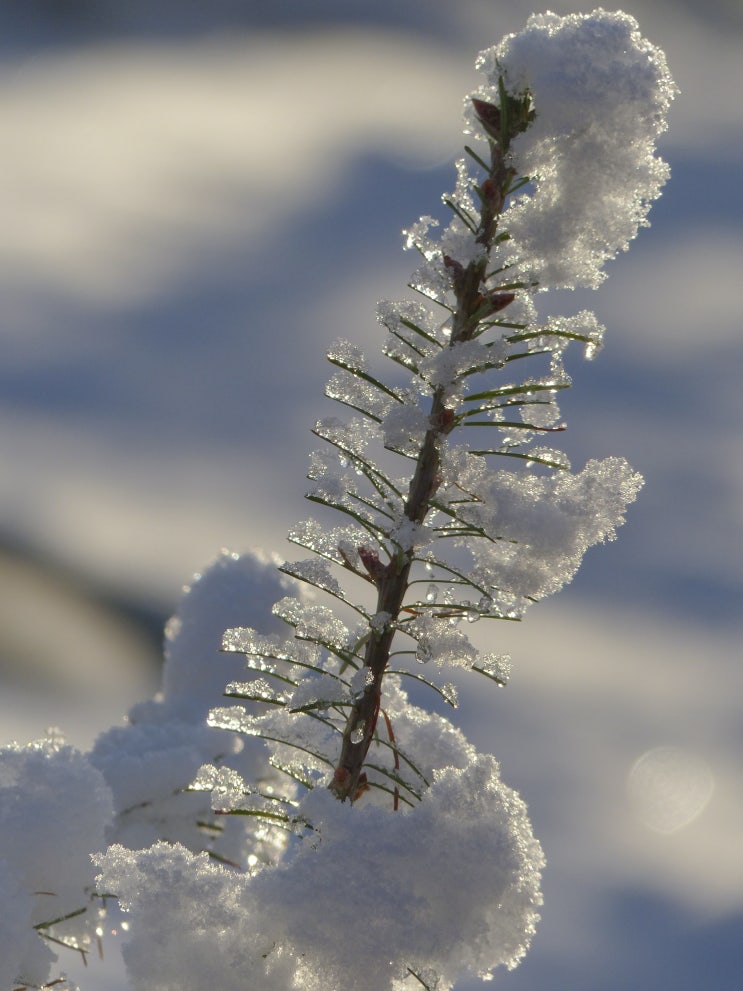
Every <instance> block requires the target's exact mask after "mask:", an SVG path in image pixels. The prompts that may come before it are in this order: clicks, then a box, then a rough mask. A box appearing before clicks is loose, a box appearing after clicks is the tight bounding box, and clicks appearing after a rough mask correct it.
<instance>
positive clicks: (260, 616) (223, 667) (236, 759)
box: [90, 551, 291, 863]
mask: <svg viewBox="0 0 743 991" xmlns="http://www.w3.org/2000/svg"><path fill="white" fill-rule="evenodd" d="M289 587H291V586H290V583H289V581H288V579H286V578H282V576H281V575H279V573H278V571H277V568H276V564H275V563H274V562H272V561H270V560H268V559H263V558H261V557H260V556H259V555H258V554H253V553H246V554H236V553H234V552H230V551H222V552H221V553H220V554H219V556H218V557H217V558H216V559H215V560H214V561H213V562H212V563H211V565H210V566H209V567H207V568H205V569H204V571H203V572H200V573H198V574H197V575H195V576H194V579H193V581H192V582H191V584H190V585H189V586H187V587H186V588H185V589H184V594H183V598H182V600H181V602H180V605H179V608H178V612H177V613H176V615H175V616H174V617H173V618H172V619H171V620H170V621H169V622H168V624H167V626H166V630H165V666H164V670H163V689H162V693H161V694H160V695H159V696H158V697H156V698H155V699H151V700H149V701H147V702H142V703H140V704H138V705H136V706H134V707H133V708H132V710H131V711H130V713H129V717H128V720H127V723H126V725H124V726H114V727H112V728H111V729H109V730H107V731H106V732H105V733H103V734H101V736H100V737H99V738H98V740H97V741H96V743H95V746H94V747H93V750H92V752H91V755H90V759H91V761H92V762H93V764H94V765H95V766H96V767H97V768H99V770H100V771H101V772H102V773H103V775H104V776H105V778H106V780H107V782H108V784H109V785H110V787H111V790H112V792H113V795H114V803H115V810H116V817H115V819H114V821H113V823H112V824H111V825H110V827H109V829H108V833H107V838H108V841H109V842H118V843H121V844H124V845H126V846H129V847H131V848H137V847H144V846H149V845H150V844H151V843H154V842H155V841H156V840H159V839H167V840H170V841H178V842H180V843H183V844H184V845H186V846H187V847H189V848H190V849H193V850H196V851H199V850H204V849H209V850H211V851H213V852H215V853H217V852H218V853H219V854H220V855H221V856H224V857H226V858H228V859H230V860H232V861H236V862H240V863H244V862H245V860H246V858H247V857H248V856H249V855H250V854H251V853H252V852H253V842H252V838H251V836H252V834H251V831H250V830H249V829H248V828H247V826H246V823H245V822H244V821H243V822H241V821H239V820H237V819H229V820H225V821H223V822H220V824H219V826H218V828H217V827H215V826H212V825H210V826H209V828H205V827H204V825H200V824H203V823H210V822H211V819H212V817H211V815H210V806H209V801H208V796H205V795H204V794H203V793H202V794H198V793H196V794H194V793H190V792H188V791H187V790H186V789H188V787H189V785H190V784H191V783H192V781H193V780H194V778H195V776H196V774H197V772H198V769H199V768H200V767H201V766H202V764H205V763H208V762H213V761H222V760H227V761H228V763H229V764H230V765H231V766H233V767H235V768H236V769H237V770H238V771H239V772H240V773H242V774H244V775H245V777H246V778H248V779H251V780H255V779H258V780H263V779H266V778H272V777H273V772H272V771H271V770H270V768H268V767H267V765H266V761H265V757H264V754H263V751H262V748H261V747H260V746H259V745H257V744H253V745H252V746H251V745H250V744H249V743H248V744H247V745H246V744H245V743H244V742H243V741H242V740H240V739H238V738H237V737H236V736H234V735H233V734H229V733H225V732H224V731H223V730H219V729H214V728H213V727H210V726H207V723H206V717H207V714H208V712H209V710H210V708H212V706H214V705H216V704H217V703H218V702H219V701H220V700H221V698H222V696H223V694H224V690H225V685H226V684H227V682H229V681H230V680H231V679H234V680H237V679H239V678H240V677H241V676H242V674H243V672H244V665H243V663H242V660H241V659H240V660H238V659H237V658H236V657H235V656H234V655H230V654H228V653H227V654H226V653H223V652H221V649H220V648H221V645H222V635H223V633H224V630H225V628H227V627H229V626H234V625H235V624H236V623H238V622H245V620H246V619H248V620H249V619H251V618H254V619H255V622H262V623H263V624H264V625H265V627H266V630H267V632H270V631H271V630H272V629H278V628H279V627H280V625H281V624H280V623H279V622H278V621H277V620H275V619H272V617H271V604H272V603H273V602H274V601H275V599H276V598H277V597H278V596H279V595H282V594H283V593H285V592H286V591H287V589H288V588H289ZM266 854H267V855H270V854H269V852H268V851H266Z"/></svg>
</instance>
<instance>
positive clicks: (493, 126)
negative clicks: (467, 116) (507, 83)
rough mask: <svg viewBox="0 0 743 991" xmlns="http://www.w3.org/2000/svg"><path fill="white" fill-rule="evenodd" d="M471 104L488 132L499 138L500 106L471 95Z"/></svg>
mask: <svg viewBox="0 0 743 991" xmlns="http://www.w3.org/2000/svg"><path fill="white" fill-rule="evenodd" d="M472 106H473V107H474V108H475V113H476V114H477V116H478V118H479V119H480V123H481V124H482V125H483V127H484V128H485V130H486V131H487V132H488V134H490V135H491V137H494V138H500V108H499V107H496V106H495V104H493V103H486V102H485V100H478V99H477V97H475V96H473V97H472Z"/></svg>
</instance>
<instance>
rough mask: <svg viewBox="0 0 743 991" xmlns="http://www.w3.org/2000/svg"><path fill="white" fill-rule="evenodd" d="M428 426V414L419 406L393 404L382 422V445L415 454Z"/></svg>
mask: <svg viewBox="0 0 743 991" xmlns="http://www.w3.org/2000/svg"><path fill="white" fill-rule="evenodd" d="M428 427H429V423H428V416H427V415H426V414H425V413H424V411H423V410H422V409H421V408H420V407H419V406H412V405H408V404H405V405H404V406H402V405H399V406H394V407H393V408H392V409H391V410H390V411H389V413H388V414H387V415H386V416H385V418H384V420H383V422H382V431H383V433H384V446H385V447H388V448H392V450H399V451H409V452H411V453H412V452H413V451H415V453H416V454H417V452H418V451H419V450H420V446H421V444H422V443H423V438H424V437H425V435H426V431H427V430H428Z"/></svg>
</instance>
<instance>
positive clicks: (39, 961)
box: [0, 736, 113, 988]
mask: <svg viewBox="0 0 743 991" xmlns="http://www.w3.org/2000/svg"><path fill="white" fill-rule="evenodd" d="M112 815H113V808H112V802H111V793H110V791H109V789H108V787H107V786H106V782H105V781H104V779H103V776H102V775H101V774H100V772H99V771H97V770H96V769H95V768H94V767H93V766H92V765H91V763H90V761H89V760H88V759H87V757H86V756H85V755H84V754H82V753H80V752H79V751H78V750H75V749H74V748H73V747H71V746H68V745H67V744H65V743H64V741H63V740H62V738H61V737H59V736H50V737H48V738H47V739H43V740H37V741H35V742H34V743H30V744H27V745H25V746H21V745H18V744H10V745H8V746H5V747H2V748H0V839H1V840H2V844H1V845H0V907H1V908H2V912H1V914H0V918H1V919H2V926H0V987H3V988H5V987H12V986H14V985H15V983H16V982H21V983H23V982H26V983H28V984H34V985H41V984H43V983H44V982H45V981H46V980H47V978H48V976H49V969H50V966H51V964H52V962H53V961H54V958H55V957H54V954H53V953H52V952H50V949H49V946H48V945H47V944H46V943H45V942H44V940H43V937H42V935H41V934H40V933H39V932H37V931H35V929H34V928H33V927H34V926H40V925H43V924H44V923H50V922H52V921H54V920H55V919H61V918H62V917H63V916H67V915H70V914H71V913H77V912H80V911H82V912H83V913H84V914H82V915H76V916H75V918H74V920H71V923H70V925H68V926H67V927H66V928H65V931H64V935H65V936H66V937H68V938H74V939H75V940H76V941H77V942H79V943H80V945H83V946H84V945H86V944H87V942H89V940H90V938H91V935H92V931H93V928H94V922H93V921H92V913H90V912H87V911H86V910H87V909H88V908H89V905H90V895H91V893H92V891H93V882H94V876H95V873H94V871H93V865H92V863H91V860H90V854H91V853H93V852H95V851H98V850H102V849H103V848H104V847H105V838H104V830H105V828H106V826H107V824H108V823H109V822H110V820H111V818H112ZM55 934H57V935H61V934H58V933H56V931H55Z"/></svg>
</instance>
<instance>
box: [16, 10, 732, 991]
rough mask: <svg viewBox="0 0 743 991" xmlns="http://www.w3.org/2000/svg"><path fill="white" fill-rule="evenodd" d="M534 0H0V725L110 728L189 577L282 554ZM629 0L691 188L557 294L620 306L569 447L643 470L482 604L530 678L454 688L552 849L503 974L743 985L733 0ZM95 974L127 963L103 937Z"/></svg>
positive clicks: (473, 732)
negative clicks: (512, 606)
mask: <svg viewBox="0 0 743 991" xmlns="http://www.w3.org/2000/svg"><path fill="white" fill-rule="evenodd" d="M532 2H533V0H528V2H526V0H509V2H508V3H505V2H504V0H501V2H495V0H457V3H451V2H445V0H403V2H399V0H396V2H392V0H375V3H373V4H367V3H362V2H360V0H344V2H343V3H340V2H338V0H318V2H314V3H304V2H301V0H288V2H287V0H285V2H275V0H271V2H268V0H252V2H251V0H242V2H238V0H212V2H210V3H209V4H203V3H197V2H186V0H183V2H177V0H163V2H161V3H158V4H150V3H146V2H145V0H135V2H129V3H126V4H122V3H117V2H116V0H25V2H24V3H20V4H19V3H15V2H13V0H2V2H0V129H1V131H2V145H3V150H2V156H0V190H1V192H0V197H1V198H2V209H1V211H0V215H1V216H2V223H0V293H1V295H2V300H3V306H2V318H1V320H0V354H1V355H2V361H1V362H0V450H1V451H2V460H3V470H2V473H1V474H0V581H1V582H2V594H1V595H0V692H1V694H0V742H5V741H7V740H9V739H13V738H15V739H18V740H20V741H25V740H28V739H32V738H34V737H35V736H38V735H40V734H41V733H43V731H44V729H45V728H46V727H47V726H48V725H50V724H52V725H59V726H61V727H62V729H63V730H64V731H65V732H66V734H67V736H68V738H69V739H70V740H71V741H72V742H75V743H78V744H80V745H88V744H89V743H90V742H91V741H92V739H93V738H94V737H95V736H96V734H97V733H98V732H99V731H100V730H101V729H103V728H105V727H106V726H108V725H109V724H110V723H111V722H112V721H114V720H117V719H119V718H120V717H121V715H122V714H123V713H124V712H125V711H126V709H127V708H128V707H129V705H130V704H131V703H132V702H133V701H135V700H136V699H138V698H141V697H144V696H145V695H148V694H150V693H151V691H152V689H153V685H155V684H156V681H157V664H158V653H159V645H160V639H161V627H162V623H163V621H164V619H165V618H166V617H167V615H168V613H169V612H170V611H171V610H172V609H173V608H174V606H175V604H176V601H177V598H178V594H179V590H180V588H181V586H182V585H183V584H184V583H185V582H187V581H188V580H189V579H190V576H191V574H192V572H194V571H196V570H198V569H199V568H200V567H201V566H202V565H204V564H205V563H206V562H207V561H209V559H210V558H212V557H213V556H214V555H215V554H216V552H217V551H218V550H219V548H220V547H222V546H225V545H226V546H229V547H231V548H233V549H235V550H244V549H248V548H253V549H256V548H261V549H262V550H263V551H264V552H266V553H269V554H272V553H275V554H278V555H279V556H280V557H283V556H288V557H290V558H291V557H292V555H293V553H294V552H293V551H292V549H291V548H290V546H289V545H288V544H286V542H285V539H284V535H285V532H286V529H287V528H288V526H289V525H290V524H292V523H293V522H295V520H297V519H300V518H304V516H305V515H308V513H307V507H306V506H305V505H304V504H303V501H302V494H303V491H304V471H305V467H306V464H307V454H308V452H309V451H310V450H311V449H312V447H313V446H314V445H313V443H312V437H311V436H310V433H309V429H310V426H311V425H312V424H313V423H314V421H315V419H316V418H317V417H318V416H320V415H325V414H327V412H328V406H327V403H326V401H325V400H323V398H322V389H323V385H324V382H325V380H326V378H327V376H328V373H329V369H328V367H326V365H325V362H324V359H323V355H324V351H325V349H326V347H327V346H328V345H329V344H330V343H331V342H332V341H333V340H334V339H335V338H336V337H338V336H345V337H348V338H350V339H352V340H354V341H356V342H359V343H361V344H362V346H364V347H365V348H366V349H367V351H368V352H369V353H371V354H373V353H374V352H375V351H376V349H377V344H378V342H381V339H382V334H381V331H380V330H379V329H378V328H377V325H376V323H375V318H374V307H375V304H376V302H377V300H379V299H381V298H385V297H392V298H397V297H400V296H404V295H406V290H405V283H406V281H407V278H408V276H409V274H410V272H411V271H412V269H413V267H414V265H415V259H414V258H413V257H412V256H410V255H404V254H403V253H402V251H401V238H400V229H401V228H402V227H403V226H405V225H407V224H408V223H410V222H412V221H414V220H415V219H417V217H418V216H419V215H420V214H421V213H434V214H438V215H439V216H441V217H443V216H444V211H443V209H442V208H441V206H440V195H441V193H443V192H445V191H449V190H450V189H451V188H452V187H453V182H454V172H453V167H452V162H453V159H454V158H455V157H456V156H457V155H458V154H459V149H460V147H461V142H460V132H461V124H460V110H461V101H462V97H463V96H464V94H465V93H466V92H467V91H468V90H469V89H470V88H472V87H473V86H474V85H476V83H477V74H476V73H475V71H474V69H473V61H474V56H475V54H476V52H477V51H478V50H479V49H481V48H483V47H486V46H489V45H491V44H494V43H495V42H496V41H498V40H499V38H500V37H501V36H502V35H503V34H504V33H506V32H509V31H514V30H518V29H520V28H521V27H522V26H523V23H524V22H525V20H526V17H527V16H528V14H529V13H530V12H531V11H532V9H534V8H533V6H532ZM549 6H550V8H551V9H553V10H555V11H557V12H558V13H561V14H564V13H568V12H570V11H571V10H590V9H591V8H592V7H593V6H594V4H590V3H589V4H580V3H565V2H562V0H550V4H549ZM624 9H625V10H627V11H628V12H630V13H633V14H634V15H635V16H637V18H638V19H639V21H640V26H641V28H642V30H643V33H644V34H645V35H646V36H647V37H649V38H650V40H651V41H653V42H654V43H655V44H657V45H660V46H661V47H662V48H664V49H665V51H666V53H667V55H668V58H669V63H670V66H671V70H672V72H673V74H674V76H675V78H676V80H677V82H678V83H679V85H680V87H681V89H682V94H681V96H680V97H679V99H678V100H677V102H676V104H675V107H674V109H673V111H672V115H671V129H670V131H669V133H668V135H667V136H666V138H665V139H664V141H663V146H662V151H663V154H664V157H666V158H667V159H668V160H669V161H670V164H671V167H672V173H673V174H672V179H671V182H670V184H669V185H668V186H667V187H666V191H665V193H664V195H663V197H662V199H661V200H660V201H659V202H658V204H656V206H655V207H654V209H653V211H652V213H651V221H652V224H653V226H652V228H650V229H648V230H645V231H643V232H642V233H641V235H640V237H639V238H638V240H637V242H636V243H635V244H634V245H633V247H632V250H631V252H630V253H629V254H628V255H627V256H623V257H622V258H621V259H619V260H618V261H616V262H615V263H613V264H612V265H611V266H610V267H609V275H610V277H609V280H608V281H607V283H606V284H605V285H604V287H602V289H600V290H599V292H598V293H595V294H573V295H572V296H570V295H569V294H564V298H562V299H560V300H553V301H552V303H551V305H550V306H549V312H558V311H559V309H558V308H559V307H563V308H564V310H563V311H564V312H574V311H577V310H578V309H580V308H582V307H588V308H589V309H594V310H595V311H596V312H597V314H598V317H599V319H600V320H601V321H603V322H604V323H606V325H607V328H608V336H607V346H606V348H605V350H604V352H603V353H602V354H601V355H600V356H599V358H598V360H597V361H596V362H594V363H593V364H585V363H583V361H582V359H581V357H580V354H579V353H578V352H577V351H576V353H575V355H574V356H573V360H572V362H571V364H570V370H571V372H572V373H573V374H574V378H575V388H574V389H573V390H571V392H570V393H568V394H567V395H566V396H565V397H564V398H563V400H562V402H561V405H562V408H563V413H564V416H565V418H566V420H567V422H568V425H569V427H570V430H569V432H568V434H567V435H566V436H565V442H564V447H565V449H566V450H567V451H568V453H569V454H570V456H571V458H572V460H573V464H574V465H575V466H576V467H580V466H581V465H582V463H583V462H584V461H585V460H586V459H587V458H588V457H592V456H598V457H603V456H605V455H610V454H618V455H624V456H626V457H627V458H628V459H629V460H630V461H631V462H632V464H633V465H634V466H635V467H636V468H637V469H638V470H640V471H641V472H642V473H643V474H644V476H645V478H646V487H645V489H644V490H643V492H642V493H641V496H640V499H639V501H638V503H637V505H636V506H635V507H633V508H632V509H631V512H630V515H629V522H628V525H627V526H626V527H625V528H624V530H623V531H622V532H621V534H620V540H619V542H618V543H617V544H612V545H609V546H608V547H605V548H600V549H597V550H594V551H593V552H591V553H590V554H589V557H588V560H587V561H586V563H585V564H584V566H583V568H582V570H581V572H580V573H579V576H578V578H577V579H576V580H575V582H574V583H573V585H572V586H571V587H569V588H568V589H567V590H566V591H565V592H563V594H562V595H560V596H559V597H558V598H557V599H556V600H555V601H554V602H549V603H546V604H544V605H542V606H540V607H539V608H537V609H535V610H534V611H533V612H532V613H531V614H529V616H528V618H527V620H526V622H525V623H524V624H523V625H522V626H520V627H517V628H513V627H512V626H511V625H510V624H508V628H507V629H501V628H500V627H490V628H489V629H488V630H487V631H485V632H487V633H488V634H489V635H490V637H491V638H493V644H492V645H491V646H494V647H495V649H498V650H503V651H506V650H508V651H510V652H511V653H512V655H513V658H514V673H513V679H512V683H511V685H510V686H509V687H508V689H506V690H505V691H502V692H495V691H493V692H489V691H487V690H484V689H483V687H482V686H481V685H479V684H478V683H476V684H474V685H470V686H465V690H464V692H463V701H462V721H463V725H464V728H465V730H466V732H467V733H468V735H469V736H470V737H471V738H472V739H473V741H474V742H476V743H477V744H478V745H479V746H480V747H481V748H482V749H488V750H491V751H492V752H493V753H495V754H496V755H497V756H498V757H499V759H500V760H501V761H502V764H503V769H504V777H505V779H506V780H507V781H508V782H509V783H510V784H512V785H513V786H514V787H516V788H517V789H519V790H520V791H521V792H522V794H523V795H524V797H525V798H526V800H527V801H528V803H529V805H530V809H531V813H532V817H533V820H534V823H535V829H536V832H537V835H538V836H539V837H540V839H541V841H542V843H543V845H544V847H545V850H546V852H547V856H548V861H549V866H548V869H547V873H546V877H545V898H546V903H545V909H544V915H543V923H542V925H541V928H540V930H539V932H538V934H537V938H536V940H535V943H534V948H533V950H532V952H531V953H530V955H529V956H528V957H527V959H526V961H525V962H524V963H523V964H522V966H521V967H520V968H519V969H518V970H517V971H515V972H514V973H513V974H512V975H507V974H503V975H500V974H499V975H498V977H497V981H498V986H499V987H500V986H503V987H504V988H508V989H510V991H520V989H523V991H526V989H533V988H537V987H538V988H542V989H545V991H546V989H559V991H566V989H570V991H595V989H597V988H601V991H626V989H627V988H632V989H633V991H661V989H671V988H672V989H673V991H691V989H694V991H696V989H697V988H698V987H699V986H700V985H703V986H705V987H710V988H714V989H715V991H734V989H735V991H737V989H739V988H740V963H741V960H740V952H741V951H740V945H741V942H740V938H741V932H743V828H742V827H741V823H742V822H743V774H742V770H743V720H741V703H742V702H743V666H742V665H741V654H742V653H743V652H742V651H741V633H742V632H743V619H742V618H741V605H740V604H741V592H742V590H743V582H742V581H741V578H742V569H741V557H742V554H741V551H742V550H743V539H742V537H741V530H742V526H741V524H742V523H743V441H742V440H741V437H742V435H743V423H742V420H743V406H742V404H741V402H740V394H741V390H740V379H741V376H743V334H741V314H742V312H743V305H742V304H741V277H742V275H743V226H742V224H741V221H742V219H743V192H741V182H740V175H741V168H742V167H743V101H741V100H740V99H739V95H740V92H741V88H742V86H743V67H742V63H741V51H743V8H742V7H741V5H740V3H739V0H708V2H707V3H705V4H704V7H703V8H702V7H700V6H699V5H698V4H697V3H696V0H652V2H651V0H637V2H628V3H625V4H624ZM542 312H543V313H545V312H546V310H545V308H544V307H543V308H542ZM300 556H301V555H300ZM246 611H247V606H246ZM504 625H506V624H504ZM480 632H483V631H480ZM496 641H497V646H495V642H496ZM431 867H432V870H435V865H433V864H432V865H431ZM80 979H81V980H83V981H84V983H85V987H86V988H87V991H91V989H94V991H119V989H120V988H123V987H124V984H123V977H122V976H121V972H120V968H119V966H118V965H117V964H116V962H115V959H113V960H110V961H109V966H108V968H107V969H106V970H105V971H99V969H98V967H97V965H95V964H93V965H92V966H91V968H90V969H89V972H88V974H87V975H81V977H80Z"/></svg>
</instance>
